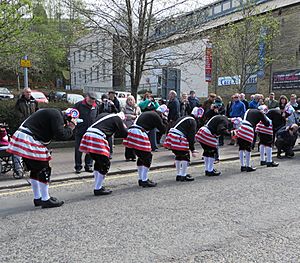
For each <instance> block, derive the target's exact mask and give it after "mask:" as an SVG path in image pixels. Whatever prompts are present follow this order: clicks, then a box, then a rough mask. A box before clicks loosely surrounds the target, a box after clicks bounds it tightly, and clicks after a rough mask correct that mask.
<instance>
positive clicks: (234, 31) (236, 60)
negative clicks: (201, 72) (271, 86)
mask: <svg viewBox="0 0 300 263" xmlns="http://www.w3.org/2000/svg"><path fill="white" fill-rule="evenodd" d="M241 12H242V16H243V19H242V20H240V21H237V22H231V23H229V24H227V25H225V26H223V27H222V28H220V29H219V30H218V31H217V32H215V33H214V34H213V35H212V39H211V40H212V42H213V48H214V52H213V53H214V61H215V64H217V67H218V68H217V73H218V76H236V75H240V76H241V84H240V91H243V89H244V87H245V85H246V82H247V80H248V78H249V77H250V76H251V75H252V74H255V73H256V72H257V70H258V69H259V45H260V43H264V45H265V55H264V58H263V59H264V61H263V62H264V68H265V67H267V66H268V65H269V64H270V63H272V61H274V60H275V59H276V56H275V55H274V54H272V52H271V50H272V45H273V44H274V39H275V37H276V36H277V35H278V34H279V22H278V21H277V20H276V18H274V17H273V16H272V14H271V13H266V14H259V11H258V10H256V8H255V5H252V4H251V1H248V2H247V3H246V4H245V6H244V7H243V8H242V10H241ZM263 32H266V34H264V33H263Z"/></svg>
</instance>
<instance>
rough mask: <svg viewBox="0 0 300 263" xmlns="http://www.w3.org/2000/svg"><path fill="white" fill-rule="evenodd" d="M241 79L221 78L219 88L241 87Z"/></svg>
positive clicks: (234, 77)
mask: <svg viewBox="0 0 300 263" xmlns="http://www.w3.org/2000/svg"><path fill="white" fill-rule="evenodd" d="M240 84H241V77H240V76H232V77H230V76H228V77H219V78H218V86H231V85H240Z"/></svg>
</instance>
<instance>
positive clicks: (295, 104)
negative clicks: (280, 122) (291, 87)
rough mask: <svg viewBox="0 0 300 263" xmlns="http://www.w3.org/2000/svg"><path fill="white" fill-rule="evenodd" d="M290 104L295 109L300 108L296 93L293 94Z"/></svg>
mask: <svg viewBox="0 0 300 263" xmlns="http://www.w3.org/2000/svg"><path fill="white" fill-rule="evenodd" d="M289 104H290V105H291V106H292V107H293V108H294V110H295V111H298V110H300V103H299V101H297V95H296V94H292V95H291V97H290V102H289Z"/></svg>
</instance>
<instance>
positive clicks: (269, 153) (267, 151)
mask: <svg viewBox="0 0 300 263" xmlns="http://www.w3.org/2000/svg"><path fill="white" fill-rule="evenodd" d="M266 153H267V162H268V163H271V162H272V147H266Z"/></svg>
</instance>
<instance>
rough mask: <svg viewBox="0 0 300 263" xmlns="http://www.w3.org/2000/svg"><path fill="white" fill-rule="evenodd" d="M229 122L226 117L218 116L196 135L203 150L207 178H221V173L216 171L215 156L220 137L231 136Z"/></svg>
mask: <svg viewBox="0 0 300 263" xmlns="http://www.w3.org/2000/svg"><path fill="white" fill-rule="evenodd" d="M228 127H229V121H228V118H227V117H226V116H223V115H216V116H214V117H212V118H211V119H210V120H209V121H208V122H207V124H206V125H205V126H203V127H201V128H200V129H199V131H198V132H197V134H196V137H195V138H196V140H197V141H198V142H199V143H200V144H201V146H202V148H203V150H204V151H203V158H204V163H205V175H206V176H219V175H221V172H219V171H217V170H215V169H214V161H215V154H216V153H217V151H218V149H217V145H218V137H219V136H221V135H230V132H229V131H228Z"/></svg>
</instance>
